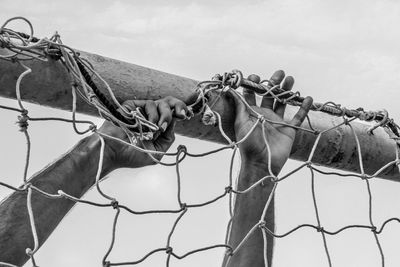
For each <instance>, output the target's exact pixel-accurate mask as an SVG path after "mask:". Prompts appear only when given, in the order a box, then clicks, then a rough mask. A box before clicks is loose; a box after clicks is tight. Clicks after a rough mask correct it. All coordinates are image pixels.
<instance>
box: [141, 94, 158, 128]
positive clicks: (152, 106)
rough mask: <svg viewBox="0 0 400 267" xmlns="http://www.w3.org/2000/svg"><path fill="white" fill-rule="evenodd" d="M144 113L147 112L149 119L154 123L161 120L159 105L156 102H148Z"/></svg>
mask: <svg viewBox="0 0 400 267" xmlns="http://www.w3.org/2000/svg"><path fill="white" fill-rule="evenodd" d="M144 111H145V112H146V115H147V119H148V120H149V121H150V122H152V123H157V122H158V120H159V116H158V111H157V105H156V103H155V102H154V101H151V100H149V101H146V104H145V106H144Z"/></svg>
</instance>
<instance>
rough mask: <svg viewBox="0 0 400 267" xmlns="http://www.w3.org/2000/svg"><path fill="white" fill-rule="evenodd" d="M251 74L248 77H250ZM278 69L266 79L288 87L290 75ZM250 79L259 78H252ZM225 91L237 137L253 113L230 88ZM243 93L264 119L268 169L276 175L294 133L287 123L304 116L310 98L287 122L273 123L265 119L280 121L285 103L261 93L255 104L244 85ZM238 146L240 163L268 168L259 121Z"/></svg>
mask: <svg viewBox="0 0 400 267" xmlns="http://www.w3.org/2000/svg"><path fill="white" fill-rule="evenodd" d="M252 78H253V79H254V77H250V79H252ZM284 78H285V73H284V72H283V71H282V70H279V71H276V72H275V73H274V74H273V75H272V77H271V79H270V82H271V83H273V84H274V85H277V84H281V88H282V89H283V90H291V89H292V87H293V84H294V79H293V77H291V76H287V77H286V78H285V79H284ZM253 81H254V82H259V81H256V80H253ZM228 93H229V95H230V96H231V97H232V98H233V99H234V102H235V112H236V117H235V125H234V129H235V137H236V141H239V140H241V139H242V138H243V137H245V136H246V134H247V133H248V132H249V131H250V130H251V128H252V127H253V125H254V123H256V121H257V115H256V114H254V112H252V111H250V110H249V109H248V108H247V107H246V105H245V104H244V103H243V100H242V99H241V98H240V97H239V96H238V95H237V94H236V93H235V92H232V91H231V90H230V91H228ZM243 95H244V98H245V100H246V101H247V103H248V104H249V105H250V106H251V108H252V109H254V110H255V111H256V112H258V113H259V114H261V115H262V116H263V117H264V118H265V119H266V120H267V121H265V123H264V126H265V127H264V131H265V136H266V138H267V140H268V144H269V147H270V150H271V171H272V172H273V174H274V175H277V174H278V173H279V172H280V170H281V169H282V167H283V165H284V164H285V162H286V161H287V159H288V158H289V154H290V151H291V148H292V145H293V141H294V138H295V134H296V129H295V128H293V127H291V126H300V125H301V123H302V122H303V121H304V119H305V118H306V116H307V114H308V111H309V110H310V107H311V105H312V102H313V100H312V98H311V97H306V98H305V99H304V101H303V103H302V105H301V107H300V109H299V111H298V112H297V113H296V115H294V117H293V118H292V119H291V121H289V122H286V123H287V125H282V124H274V123H270V122H268V121H274V122H279V123H284V120H283V115H284V113H285V107H286V105H285V104H282V103H280V102H278V101H275V100H274V98H272V97H270V96H269V97H267V96H264V97H263V99H262V102H261V106H260V107H257V106H256V99H255V95H254V92H253V91H251V90H248V89H245V88H244V89H243ZM239 149H240V153H241V157H242V163H244V164H247V165H252V166H261V167H265V168H268V149H267V146H266V144H265V142H264V137H263V132H262V127H261V125H260V124H259V125H258V126H257V127H256V128H255V130H254V131H253V132H252V134H250V136H249V137H248V138H247V139H246V140H245V141H244V142H242V143H241V144H239Z"/></svg>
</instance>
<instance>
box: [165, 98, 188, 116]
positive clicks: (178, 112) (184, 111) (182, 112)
mask: <svg viewBox="0 0 400 267" xmlns="http://www.w3.org/2000/svg"><path fill="white" fill-rule="evenodd" d="M166 100H167V102H168V105H169V106H170V109H173V110H174V111H173V116H174V117H176V118H178V119H183V120H184V119H186V118H187V116H188V114H189V110H188V108H187V106H186V104H185V103H184V102H183V101H182V100H179V99H177V98H175V97H167V98H166Z"/></svg>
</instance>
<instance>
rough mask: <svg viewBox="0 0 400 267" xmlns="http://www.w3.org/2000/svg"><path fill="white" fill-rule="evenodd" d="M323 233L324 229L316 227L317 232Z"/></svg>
mask: <svg viewBox="0 0 400 267" xmlns="http://www.w3.org/2000/svg"><path fill="white" fill-rule="evenodd" d="M324 231H325V230H324V227H322V226H319V227H317V232H324Z"/></svg>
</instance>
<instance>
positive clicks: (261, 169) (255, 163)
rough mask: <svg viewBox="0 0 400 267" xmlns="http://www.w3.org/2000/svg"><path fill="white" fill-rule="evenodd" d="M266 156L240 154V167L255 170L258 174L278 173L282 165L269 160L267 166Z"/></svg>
mask: <svg viewBox="0 0 400 267" xmlns="http://www.w3.org/2000/svg"><path fill="white" fill-rule="evenodd" d="M268 165H269V164H268V157H267V156H265V157H260V156H257V157H255V156H250V157H249V156H247V157H246V156H245V157H243V156H242V168H244V169H246V171H250V172H256V173H258V174H259V175H263V176H267V175H278V174H279V173H280V171H281V169H282V166H276V165H274V162H273V161H272V162H271V168H269V166H268ZM271 172H272V173H271Z"/></svg>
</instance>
